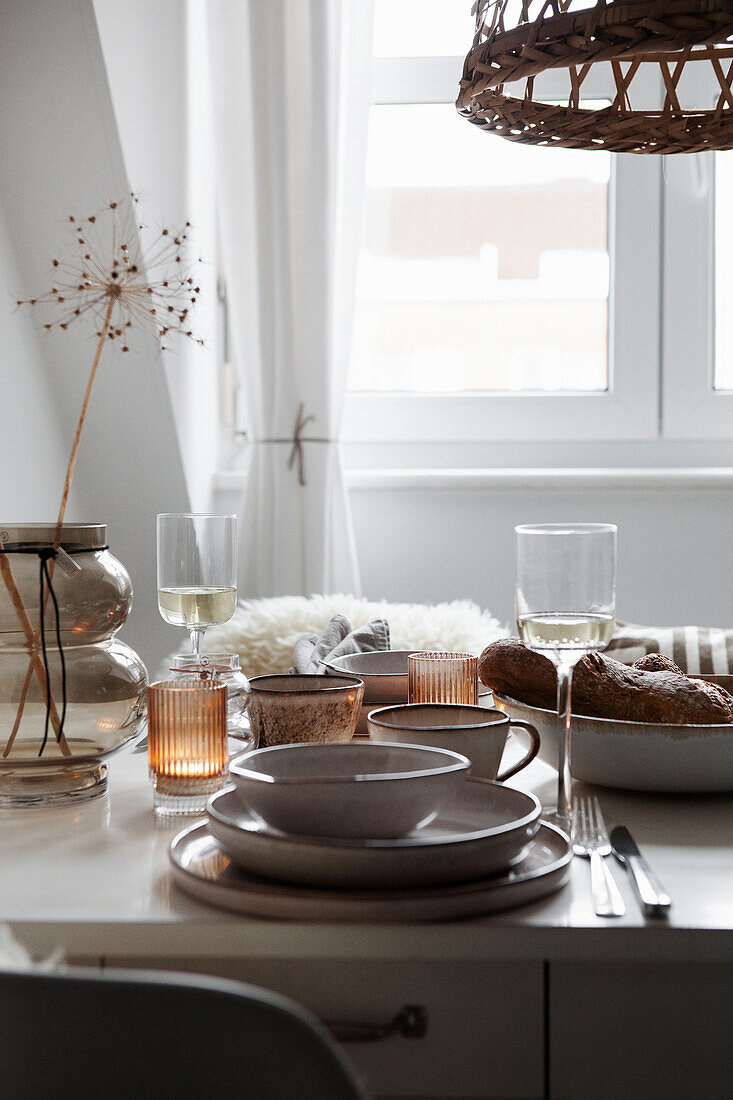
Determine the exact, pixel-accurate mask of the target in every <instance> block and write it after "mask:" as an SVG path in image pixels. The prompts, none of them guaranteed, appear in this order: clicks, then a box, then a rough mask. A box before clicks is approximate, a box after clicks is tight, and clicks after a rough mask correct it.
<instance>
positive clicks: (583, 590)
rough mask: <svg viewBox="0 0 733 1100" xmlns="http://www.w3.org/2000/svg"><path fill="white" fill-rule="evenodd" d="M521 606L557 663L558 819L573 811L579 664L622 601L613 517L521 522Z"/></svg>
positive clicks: (599, 645) (533, 641)
mask: <svg viewBox="0 0 733 1100" xmlns="http://www.w3.org/2000/svg"><path fill="white" fill-rule="evenodd" d="M515 531H516V535H517V575H516V612H517V629H518V631H519V636H520V638H521V639H522V641H523V642H524V644H525V645H526V646H527V648H528V649H531V650H533V651H534V652H536V653H541V654H543V656H545V657H548V658H549V659H550V660H551V661H552V663H553V664H554V665H555V667H556V668H557V712H558V715H559V716H560V717H561V718H564V719H565V729H564V732H563V731H562V730H560V731H559V736H558V768H557V771H558V780H557V819H558V821H559V823H561V824H562V825H563V826H565V827H567V826H568V824H569V820H570V812H571V802H570V798H571V779H570V719H571V692H572V679H573V668H574V666H575V665H576V663H577V662H578V661H579V660H580V659H581V657H583V656H585V654H586V653H592V652H593V651H594V650H599V649H605V648H606V646H607V645H608V643H609V642H610V640H611V638H612V636H613V628H614V615H615V603H616V528H615V526H614V525H613V524H611V523H546V524H537V525H530V524H528V525H523V526H521V527H516V528H515Z"/></svg>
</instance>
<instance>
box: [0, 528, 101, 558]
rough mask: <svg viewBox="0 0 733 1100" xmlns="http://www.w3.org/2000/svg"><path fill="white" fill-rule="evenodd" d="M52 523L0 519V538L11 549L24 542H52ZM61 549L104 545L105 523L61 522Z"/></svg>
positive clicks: (87, 548) (46, 543)
mask: <svg viewBox="0 0 733 1100" xmlns="http://www.w3.org/2000/svg"><path fill="white" fill-rule="evenodd" d="M55 538H56V524H55V523H0V540H2V543H3V546H4V548H5V550H9V551H10V552H12V551H13V550H14V549H17V548H18V547H24V546H52V545H53V541H54V539H55ZM61 545H62V546H63V548H64V550H68V551H72V550H101V549H102V548H103V547H104V546H106V545H107V524H106V523H64V524H63V526H62V527H61Z"/></svg>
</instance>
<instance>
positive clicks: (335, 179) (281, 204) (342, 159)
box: [207, 0, 373, 596]
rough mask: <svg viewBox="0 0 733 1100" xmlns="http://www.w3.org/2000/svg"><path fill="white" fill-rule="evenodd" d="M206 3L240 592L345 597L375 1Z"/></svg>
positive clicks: (353, 570)
mask: <svg viewBox="0 0 733 1100" xmlns="http://www.w3.org/2000/svg"><path fill="white" fill-rule="evenodd" d="M207 10H208V35H209V50H210V63H211V74H212V89H213V111H214V128H215V137H216V149H217V153H216V156H217V164H216V170H217V176H218V201H219V212H220V231H221V248H222V253H223V266H224V272H225V278H226V283H227V289H228V298H229V314H230V327H231V337H232V341H233V346H234V353H235V356H236V360H237V363H238V364H239V366H240V369H241V371H242V373H243V381H244V384H245V386H246V394H247V404H248V410H249V421H250V425H251V432H252V435H251V443H250V445H249V451H250V454H249V468H248V484H247V492H246V496H245V499H244V501H243V503H242V507H241V508H240V524H239V528H240V540H241V541H240V547H241V549H240V591H241V594H242V595H243V596H277V595H285V594H295V595H310V594H311V593H314V592H352V593H355V594H358V593H359V587H360V586H359V575H358V566H357V560H356V553H355V546H354V538H353V530H352V525H351V516H350V510H349V500H348V496H347V493H346V486H345V482H344V474H343V467H342V461H341V454H340V447H339V443H338V439H339V430H340V424H341V417H342V409H343V403H344V396H345V389H346V380H347V368H348V353H349V343H350V338H351V321H352V315H353V301H354V283H355V275H356V259H357V254H358V248H359V240H360V234H361V214H362V205H363V194H364V165H365V155H366V138H367V125H368V111H369V102H370V86H371V51H372V21H373V8H372V0H208V5H207ZM306 418H307V419H306ZM296 436H299V437H300V439H301V442H300V444H299V445H297V444H296V443H295V438H296Z"/></svg>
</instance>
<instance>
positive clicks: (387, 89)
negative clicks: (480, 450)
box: [342, 57, 662, 443]
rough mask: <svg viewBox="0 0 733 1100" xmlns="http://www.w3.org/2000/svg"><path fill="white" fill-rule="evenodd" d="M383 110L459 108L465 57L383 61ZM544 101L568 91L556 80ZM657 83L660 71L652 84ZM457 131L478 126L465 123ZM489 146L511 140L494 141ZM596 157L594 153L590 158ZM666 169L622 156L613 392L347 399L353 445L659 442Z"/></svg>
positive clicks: (614, 219)
mask: <svg viewBox="0 0 733 1100" xmlns="http://www.w3.org/2000/svg"><path fill="white" fill-rule="evenodd" d="M374 66H375V69H374V95H373V102H374V103H375V104H382V103H388V104H394V103H452V102H453V101H454V100H455V97H456V88H457V82H456V72H457V71H460V59H457V58H453V57H449V58H423V57H419V58H379V59H376V60H375V62H374ZM547 76H548V79H547V80H546V82H545V85H544V88H543V95H545V96H546V97H547V98H548V99H551V98H562V97H563V95H566V94H567V90H566V81H567V77H566V76H565V75H564V74H562V73H557V74H553V73H550V74H547ZM650 79H653V80H656V77H655V75H654V74H652V76H651V78H650ZM612 88H613V84H612V80H611V77H610V73H609V71H608V70H607V69H606V68H605V66H601V65H598V66H595V67H594V69H593V70H592V71H591V73H590V74H589V75H588V77H587V79H586V82H585V84H584V89H583V90H584V93H585V94H586V95H587V96H588V98H596V99H603V98H608V97H609V96H610V95H611V94H612V91H611V90H612ZM457 125H469V123H467V122H461V121H459V120H457ZM485 140H486V141H501V140H504V139H502V138H499V137H495V136H493V135H488V134H487V135H486V136H485ZM586 155H587V156H593V155H594V154H593V152H588V153H587V154H586ZM661 220H662V165H661V158H659V157H651V156H650V157H642V156H634V155H631V154H628V155H616V156H614V157H613V167H612V177H611V184H610V189H609V223H608V224H609V252H610V256H611V267H610V286H611V293H610V296H609V318H608V321H609V330H608V336H609V341H608V373H609V385H608V389H607V390H606V391H603V392H599V393H580V392H578V393H572V392H568V391H565V392H562V393H537V392H535V393H532V392H525V393H521V394H504V393H472V394H423V393H376V392H375V393H360V392H352V393H350V394H349V395H348V397H347V402H346V408H345V416H344V426H343V436H342V438H343V439H344V441H346V442H353V443H360V442H364V443H367V442H372V443H384V442H388V441H393V442H425V441H429V440H432V441H435V442H459V441H460V442H468V441H477V442H486V441H492V442H495V441H522V440H533V441H537V440H540V439H544V440H548V441H549V440H557V441H560V440H563V441H567V440H576V441H589V440H621V439H623V440H641V439H644V440H649V439H653V438H656V437H657V436H658V435H659V434H660V366H661V364H660V354H661V330H660V325H661V317H660V287H661V236H660V234H661Z"/></svg>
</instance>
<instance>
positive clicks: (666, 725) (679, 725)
mask: <svg viewBox="0 0 733 1100" xmlns="http://www.w3.org/2000/svg"><path fill="white" fill-rule="evenodd" d="M693 678H694V679H702V678H703V677H701V676H700V677H693ZM492 691H493V692H494V698H495V699H499V700H500V701H501V702H504V701H506V702H507V703H514V704H515V705H516V706H518V707H526V708H527V709H528V710H536V711H537V713H538V714H546V715H547V716H548V717H549V718H557V717H558V714H557V711H554V710H547V708H546V707H534V706H532V704H531V703H523V702H522V701H521V699H515V698H514V697H513V696H511V695H505V694H504V693H503V692H500V691H496V690H495V689H493V688H492ZM499 709H501V708H499ZM507 717H508V715H507ZM572 717H573V721H575V720H576V719H577V720H578V721H580V722H594V723H595V722H598V723H601V724H602V725H603V726H635V727H638V728H639V729H640V730H641V729H645V730H666V729H669V730H710V731H715V732H717V733H725V732H726V731H727V732H729V733H730V734H731V736H733V722H720V723H718V724H712V725H711V724H710V723H704V722H700V723H698V724H694V723H691V722H635V721H634V720H633V719H631V718H595V717H593V715H590V714H576V713H575V712H573V715H572Z"/></svg>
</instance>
